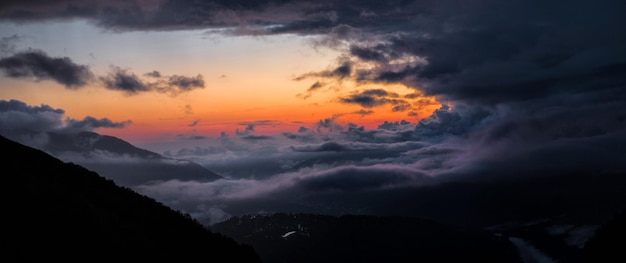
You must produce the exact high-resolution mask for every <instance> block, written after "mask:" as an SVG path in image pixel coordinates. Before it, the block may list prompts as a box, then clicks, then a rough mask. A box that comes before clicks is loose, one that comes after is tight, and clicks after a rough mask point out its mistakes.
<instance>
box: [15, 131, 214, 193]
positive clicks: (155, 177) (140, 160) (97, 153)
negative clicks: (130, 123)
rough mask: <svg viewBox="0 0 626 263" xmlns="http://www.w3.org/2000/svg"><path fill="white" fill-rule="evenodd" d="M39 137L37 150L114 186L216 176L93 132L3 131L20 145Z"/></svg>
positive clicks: (183, 162)
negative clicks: (94, 174) (89, 172)
mask: <svg viewBox="0 0 626 263" xmlns="http://www.w3.org/2000/svg"><path fill="white" fill-rule="evenodd" d="M28 134H30V137H31V138H32V137H35V136H40V137H45V138H44V139H42V141H44V143H41V145H38V148H39V149H41V150H44V151H46V152H48V153H50V154H52V155H53V156H55V157H57V158H59V159H62V160H64V161H67V162H73V163H76V164H79V165H81V166H84V167H86V168H88V169H90V170H93V171H95V172H97V173H98V174H100V175H102V176H104V177H106V178H108V179H111V180H113V181H115V183H117V184H119V185H122V186H127V187H133V186H136V185H139V184H144V183H148V182H151V181H166V180H172V179H177V180H181V181H187V180H194V181H213V180H217V179H221V178H222V177H221V176H219V175H218V174H216V173H214V172H212V171H209V170H208V169H206V168H204V167H203V166H201V165H199V164H197V163H194V162H191V161H188V160H179V159H173V158H168V157H164V156H161V155H160V154H158V153H155V152H151V151H148V150H145V149H141V148H137V147H135V146H133V145H132V144H130V143H128V142H126V141H124V140H122V139H119V138H117V137H113V136H108V135H100V134H98V133H95V132H86V131H83V132H77V133H59V132H34V131H23V130H21V131H8V132H7V131H5V132H4V135H6V136H7V137H8V138H10V139H12V140H15V141H18V142H21V141H24V139H23V138H24V137H25V135H28Z"/></svg>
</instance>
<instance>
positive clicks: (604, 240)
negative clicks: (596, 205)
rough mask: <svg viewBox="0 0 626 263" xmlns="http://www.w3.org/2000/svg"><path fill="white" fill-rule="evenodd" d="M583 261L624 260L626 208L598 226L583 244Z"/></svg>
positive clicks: (610, 262)
mask: <svg viewBox="0 0 626 263" xmlns="http://www.w3.org/2000/svg"><path fill="white" fill-rule="evenodd" d="M584 255H585V257H584V258H585V262H589V263H591V262H605V263H613V262H615V263H618V262H620V263H621V262H626V210H624V211H621V212H620V213H618V214H617V215H616V216H615V217H614V218H612V219H611V220H609V221H608V222H607V223H606V224H603V225H602V226H600V228H599V229H598V230H597V231H596V234H595V236H593V237H592V238H591V239H590V240H589V241H588V242H587V243H586V244H585V250H584Z"/></svg>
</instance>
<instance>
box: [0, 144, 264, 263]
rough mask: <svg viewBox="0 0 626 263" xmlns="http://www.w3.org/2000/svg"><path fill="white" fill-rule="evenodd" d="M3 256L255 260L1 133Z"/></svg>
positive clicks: (247, 250)
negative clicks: (2, 135)
mask: <svg viewBox="0 0 626 263" xmlns="http://www.w3.org/2000/svg"><path fill="white" fill-rule="evenodd" d="M0 149H1V150H2V152H3V156H4V157H3V158H2V179H3V183H2V191H1V192H2V195H3V198H2V202H3V204H2V210H3V211H2V218H3V220H2V221H3V224H2V235H1V236H0V238H1V239H2V244H4V245H3V246H1V247H0V250H1V251H0V254H1V257H2V261H3V262H16V261H17V262H20V261H25V262H43V261H44V260H45V261H46V262H53V261H56V260H62V261H66V262H67V261H70V262H76V261H80V262H94V261H95V262H102V261H115V262H130V261H132V260H139V262H149V261H153V260H155V262H163V261H172V262H186V261H191V260H193V261H200V262H203V261H204V262H225V261H228V262H258V261H259V260H258V257H257V256H256V254H255V252H254V250H253V249H252V248H251V247H249V246H243V245H240V244H237V243H236V242H235V241H234V240H232V239H229V238H226V237H224V236H222V235H220V234H216V233H212V232H210V231H209V230H207V229H206V228H204V227H203V226H202V225H200V224H199V223H197V222H196V221H194V220H192V219H191V218H189V217H188V216H185V215H183V214H181V213H179V212H177V211H174V210H172V209H170V208H168V207H166V206H164V205H162V204H160V203H158V202H156V201H154V200H153V199H150V198H148V197H145V196H142V195H139V194H137V193H135V192H133V191H131V190H129V189H128V188H121V187H118V186H117V185H115V184H114V183H113V182H112V181H111V180H107V179H104V178H103V177H100V176H99V175H98V174H96V173H94V172H90V171H88V170H86V169H85V168H83V167H81V166H78V165H74V164H68V163H63V162H61V161H59V160H58V159H55V158H53V157H51V156H49V155H48V154H46V153H44V152H42V151H39V150H35V149H32V148H29V147H26V146H23V145H21V144H18V143H15V142H13V141H10V140H8V139H6V138H4V137H0Z"/></svg>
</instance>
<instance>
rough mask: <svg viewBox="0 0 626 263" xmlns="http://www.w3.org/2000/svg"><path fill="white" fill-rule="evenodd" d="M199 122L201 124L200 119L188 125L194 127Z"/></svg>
mask: <svg viewBox="0 0 626 263" xmlns="http://www.w3.org/2000/svg"><path fill="white" fill-rule="evenodd" d="M187 106H189V105H187ZM199 122H200V119H197V120H194V121H193V122H192V123H190V124H188V125H187V126H189V127H194V126H196V125H198V123H199Z"/></svg>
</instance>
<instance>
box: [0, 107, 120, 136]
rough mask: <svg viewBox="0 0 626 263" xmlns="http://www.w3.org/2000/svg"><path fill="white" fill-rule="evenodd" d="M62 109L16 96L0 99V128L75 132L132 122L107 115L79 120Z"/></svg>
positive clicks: (20, 130) (17, 130) (11, 130)
mask: <svg viewBox="0 0 626 263" xmlns="http://www.w3.org/2000/svg"><path fill="white" fill-rule="evenodd" d="M64 115H65V111H64V110H63V109H55V108H52V107H50V106H48V105H45V104H42V105H40V106H31V105H28V104H26V103H24V102H22V101H19V100H9V101H6V100H0V130H2V131H4V132H5V133H13V134H14V133H19V134H23V133H31V132H49V131H57V132H77V131H93V130H96V129H99V128H125V127H126V126H128V125H130V124H132V121H130V120H126V121H121V122H115V121H112V120H110V119H108V118H101V119H98V118H95V117H92V116H86V117H85V118H83V119H82V120H77V119H73V118H70V117H66V118H65V119H63V117H64Z"/></svg>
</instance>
